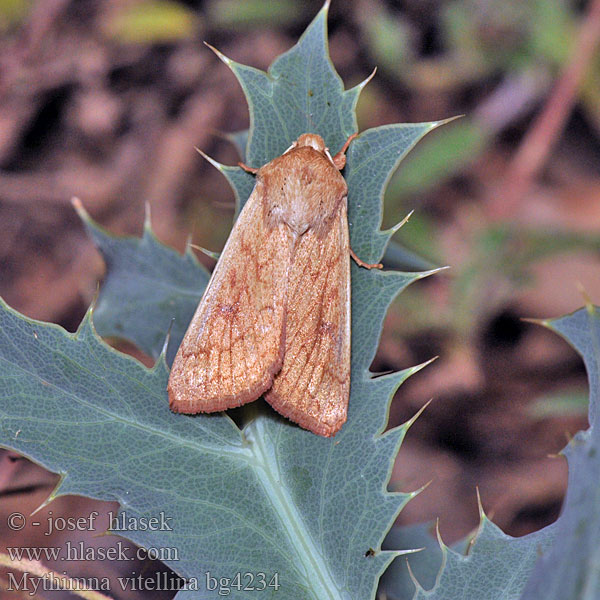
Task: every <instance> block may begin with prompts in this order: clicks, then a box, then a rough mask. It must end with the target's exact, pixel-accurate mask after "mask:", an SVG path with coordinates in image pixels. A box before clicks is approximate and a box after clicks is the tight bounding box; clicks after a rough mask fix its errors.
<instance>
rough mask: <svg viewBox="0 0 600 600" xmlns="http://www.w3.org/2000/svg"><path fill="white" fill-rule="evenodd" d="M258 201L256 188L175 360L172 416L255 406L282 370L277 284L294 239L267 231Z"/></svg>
mask: <svg viewBox="0 0 600 600" xmlns="http://www.w3.org/2000/svg"><path fill="white" fill-rule="evenodd" d="M262 195H263V190H262V187H261V186H258V185H257V186H256V187H255V189H254V191H253V192H252V194H251V195H250V198H249V199H248V202H247V203H246V205H245V206H244V209H243V210H242V211H241V213H240V215H239V217H238V219H237V222H236V224H235V225H234V227H233V229H232V232H231V234H230V236H229V239H228V241H227V243H226V245H225V248H224V249H223V252H222V253H221V256H220V258H219V261H218V262H217V266H216V267H215V270H214V272H213V274H212V277H211V279H210V282H209V284H208V286H207V288H206V291H205V293H204V295H203V297H202V300H201V301H200V304H199V305H198V308H197V309H196V312H195V314H194V317H193V318H192V321H191V322H190V325H189V327H188V330H187V332H186V334H185V337H184V339H183V342H182V343H181V345H180V347H179V350H178V352H177V355H176V356H175V360H174V362H173V367H172V368H171V374H170V377H169V385H168V391H169V404H170V407H171V409H172V410H173V411H175V412H183V413H198V412H216V411H222V410H225V409H227V408H232V407H235V406H240V405H241V404H245V403H246V402H251V401H252V400H256V398H258V397H259V396H260V395H261V394H262V393H263V392H264V391H265V390H266V389H268V388H269V387H270V385H271V383H272V381H273V376H274V374H275V373H276V372H278V371H279V369H280V367H281V364H282V359H283V342H284V339H285V338H284V317H285V304H286V296H287V295H286V289H285V285H282V281H283V282H285V281H286V279H287V271H288V267H289V264H290V260H291V253H292V243H293V240H292V236H291V235H290V232H289V230H288V228H287V227H286V226H285V225H284V224H279V225H278V226H276V227H267V226H266V223H265V220H264V215H263V200H262Z"/></svg>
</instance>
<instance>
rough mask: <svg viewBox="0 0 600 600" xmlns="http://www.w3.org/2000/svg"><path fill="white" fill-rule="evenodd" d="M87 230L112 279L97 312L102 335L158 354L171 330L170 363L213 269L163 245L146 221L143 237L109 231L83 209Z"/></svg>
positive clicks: (102, 292)
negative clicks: (115, 233) (205, 267)
mask: <svg viewBox="0 0 600 600" xmlns="http://www.w3.org/2000/svg"><path fill="white" fill-rule="evenodd" d="M77 211H78V212H79V215H80V216H81V218H82V220H83V222H84V224H85V227H86V229H87V232H88V233H89V235H90V236H91V238H92V239H93V240H94V243H95V244H96V245H97V246H98V248H99V249H100V251H101V252H102V256H103V258H104V260H105V262H106V268H107V277H106V279H105V281H104V284H103V285H102V288H101V290H100V296H99V298H98V302H97V306H96V308H95V310H94V325H95V327H96V329H97V330H98V332H99V333H100V335H102V336H105V337H117V338H122V339H126V340H130V341H132V342H133V343H134V344H135V345H136V346H138V348H140V349H141V350H143V351H144V352H146V354H149V355H150V356H152V357H154V358H156V357H158V356H159V354H160V352H161V350H162V348H163V346H164V344H165V341H166V339H167V332H168V331H169V328H171V335H170V340H169V346H168V349H167V361H168V363H169V364H170V363H171V362H172V360H173V358H174V356H175V353H176V352H177V348H178V347H179V344H180V342H181V340H182V338H183V335H184V334H185V330H186V328H187V326H188V323H189V322H190V319H191V318H192V315H193V314H194V311H195V310H196V306H197V305H198V301H199V300H200V298H201V296H202V293H203V292H204V288H205V287H206V284H207V283H208V278H209V275H208V272H207V271H206V269H204V267H203V266H202V265H201V264H200V263H199V262H198V261H197V260H196V257H195V256H194V254H193V252H192V251H191V249H190V248H189V246H188V248H187V250H186V252H185V254H184V255H183V256H182V255H180V254H179V253H178V252H176V251H175V250H172V249H171V248H168V247H167V246H165V245H163V244H161V243H160V242H159V241H158V240H157V239H156V236H155V235H154V234H153V233H152V230H151V227H150V220H149V219H146V222H145V224H144V234H143V236H142V238H134V237H117V236H112V235H110V234H109V233H108V232H106V231H105V230H104V229H102V227H100V226H99V225H98V224H96V223H94V221H93V220H92V219H91V218H90V216H89V215H88V214H87V212H86V211H85V210H84V209H83V208H82V207H81V206H78V207H77Z"/></svg>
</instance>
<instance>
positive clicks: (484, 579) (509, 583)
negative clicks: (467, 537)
mask: <svg viewBox="0 0 600 600" xmlns="http://www.w3.org/2000/svg"><path fill="white" fill-rule="evenodd" d="M554 534H555V530H554V527H553V526H550V527H546V528H545V529H543V530H541V531H537V532H535V533H532V534H530V535H527V536H523V537H521V538H513V537H511V536H509V535H506V534H505V533H503V532H502V531H501V530H500V529H499V528H498V527H497V526H496V525H494V524H493V523H492V522H491V521H490V520H489V519H488V518H487V517H486V516H485V514H483V511H482V513H481V522H480V525H479V531H478V532H477V537H476V538H475V540H474V541H473V544H472V545H471V546H470V547H469V549H468V550H469V552H468V554H464V553H462V552H459V551H457V550H454V549H452V548H448V547H447V546H446V545H445V544H444V543H443V542H442V541H441V540H440V547H441V550H442V566H441V568H440V571H439V573H438V577H437V579H436V582H435V585H434V586H433V588H431V589H430V590H426V589H424V588H423V587H421V583H420V582H419V583H417V589H416V591H415V593H414V596H413V600H426V599H427V600H459V599H461V600H464V599H467V598H468V599H469V600H470V599H471V598H473V599H476V598H477V599H479V598H485V599H486V600H517V598H519V596H520V594H521V592H522V591H523V588H524V587H525V584H526V583H527V579H528V578H529V576H530V575H531V570H532V569H533V566H534V565H535V561H536V560H537V558H538V556H539V554H540V553H542V552H544V551H546V550H547V549H548V548H549V547H550V545H551V543H552V541H553V540H554ZM408 562H409V564H410V563H411V559H410V558H409V560H408ZM400 583H403V580H402V579H400V580H399V582H398V584H400ZM388 585H391V582H389V581H388ZM391 597H392V598H394V597H395V596H394V595H392V596H391Z"/></svg>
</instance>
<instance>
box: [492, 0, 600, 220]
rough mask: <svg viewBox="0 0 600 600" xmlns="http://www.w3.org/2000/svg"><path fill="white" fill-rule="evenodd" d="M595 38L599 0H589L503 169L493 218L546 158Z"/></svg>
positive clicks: (599, 32) (505, 211)
mask: <svg viewBox="0 0 600 600" xmlns="http://www.w3.org/2000/svg"><path fill="white" fill-rule="evenodd" d="M599 41H600V0H592V1H591V4H590V6H589V10H588V12H587V14H586V16H585V18H584V20H583V22H582V24H581V26H580V28H579V33H578V34H577V37H576V40H575V43H574V47H573V50H572V53H571V56H570V58H569V61H568V62H567V64H566V65H565V67H564V69H563V71H562V74H561V76H560V79H559V80H558V83H557V84H556V86H555V87H554V90H553V91H552V93H551V95H550V98H549V99H548V102H547V103H546V106H545V107H544V109H543V111H542V113H541V114H540V115H539V116H538V117H537V119H536V120H535V121H534V123H533V125H532V126H531V128H530V129H529V131H528V132H527V134H526V135H525V138H524V139H523V141H522V142H521V146H520V148H519V150H518V152H517V154H516V156H515V157H514V159H513V160H512V162H511V164H510V165H509V167H508V169H507V173H506V176H505V184H504V186H503V187H504V190H505V192H504V194H503V202H502V203H496V204H495V211H494V212H495V214H494V215H493V216H494V217H495V218H497V219H502V218H504V217H506V216H507V215H510V214H511V213H513V212H514V211H515V209H516V208H517V206H518V204H519V202H520V200H521V199H522V198H523V196H524V195H525V194H526V193H527V190H528V188H529V186H530V185H531V183H532V181H533V180H534V178H535V176H536V174H537V173H538V171H539V170H540V169H541V167H542V166H543V164H544V162H545V161H546V159H547V157H548V154H549V153H550V151H551V149H552V147H553V145H554V143H555V142H556V140H557V138H558V137H559V135H560V133H561V131H562V130H563V128H564V126H565V122H566V120H567V118H568V116H569V115H570V113H571V110H572V109H573V105H574V103H575V100H576V98H577V92H578V91H579V86H580V85H581V82H582V80H583V78H584V76H585V74H586V72H587V70H588V67H589V66H590V62H591V61H592V58H593V57H594V52H595V50H596V47H597V45H598V42H599Z"/></svg>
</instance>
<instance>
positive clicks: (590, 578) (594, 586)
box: [522, 306, 600, 600]
mask: <svg viewBox="0 0 600 600" xmlns="http://www.w3.org/2000/svg"><path fill="white" fill-rule="evenodd" d="M545 325H547V326H548V327H549V328H550V329H552V330H554V331H556V333H558V334H560V335H561V336H562V337H564V338H565V340H566V341H567V342H569V343H570V344H571V345H572V346H573V347H574V348H575V350H577V352H579V354H581V356H582V357H583V360H584V363H585V366H586V369H587V373H588V379H589V383H590V410H589V421H590V427H589V429H587V430H586V431H580V432H579V433H578V434H577V435H576V436H575V437H574V438H573V439H572V440H571V442H570V443H569V445H568V446H567V447H566V448H565V450H563V454H564V455H565V456H566V457H567V461H568V463H569V483H568V487H567V495H566V498H565V501H564V504H563V509H562V512H561V515H560V517H559V518H558V520H557V521H556V523H555V525H556V541H555V543H554V545H553V546H552V548H551V549H550V550H549V551H548V552H546V553H544V555H543V556H542V557H541V559H540V560H539V562H538V564H537V566H536V568H535V570H534V572H533V575H532V576H531V579H530V580H529V582H528V584H527V587H526V589H525V592H524V594H523V596H522V598H523V600H533V599H536V600H537V599H538V598H544V600H571V599H573V600H575V599H576V598H581V599H588V598H589V599H590V600H591V599H593V598H598V597H599V595H600V580H599V578H598V574H599V569H598V565H599V564H600V549H599V546H598V536H599V534H600V504H599V502H598V499H599V498H600V433H599V431H598V412H599V411H600V316H599V314H598V309H597V308H596V307H593V306H588V307H586V308H584V309H581V310H578V311H577V312H575V313H573V314H571V315H568V316H566V317H562V318H560V319H554V320H551V321H547V322H545Z"/></svg>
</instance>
